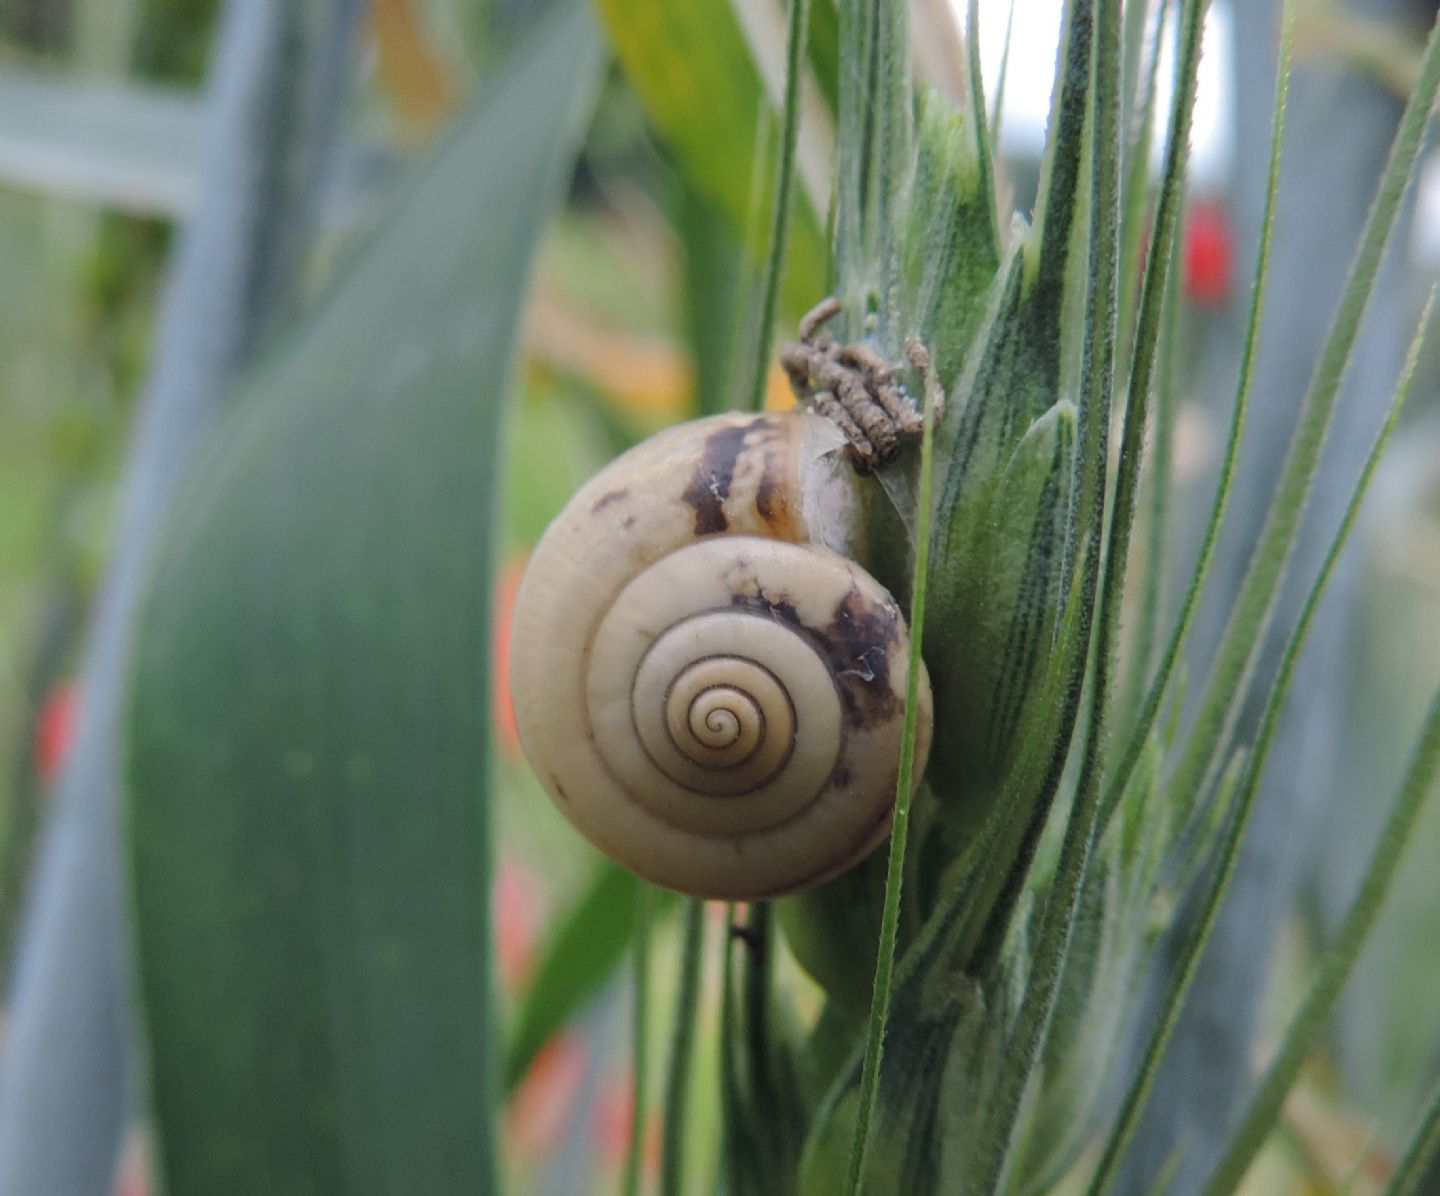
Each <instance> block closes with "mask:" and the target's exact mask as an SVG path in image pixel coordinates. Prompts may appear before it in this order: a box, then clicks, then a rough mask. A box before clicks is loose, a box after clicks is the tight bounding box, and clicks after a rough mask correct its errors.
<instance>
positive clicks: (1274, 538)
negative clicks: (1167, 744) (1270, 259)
mask: <svg viewBox="0 0 1440 1196" xmlns="http://www.w3.org/2000/svg"><path fill="white" fill-rule="evenodd" d="M1437 91H1440V27H1437V28H1436V29H1434V30H1432V31H1431V34H1430V39H1429V42H1428V44H1427V46H1426V49H1425V57H1424V60H1423V61H1422V63H1421V70H1420V75H1419V77H1418V79H1417V80H1416V84H1415V90H1414V92H1413V93H1412V94H1411V96H1410V99H1409V101H1408V102H1407V104H1406V106H1405V112H1404V114H1403V115H1402V116H1401V119H1400V126H1399V128H1398V129H1397V130H1396V133H1395V139H1394V142H1393V143H1392V145H1391V149H1390V156H1389V160H1388V161H1387V162H1386V165H1385V173H1384V174H1383V175H1382V176H1381V179H1380V185H1379V188H1378V189H1377V192H1376V196H1375V202H1374V204H1373V206H1372V207H1371V209H1370V214H1369V216H1368V217H1367V219H1366V221H1365V229H1364V231H1363V232H1362V233H1361V236H1360V244H1359V246H1358V247H1357V249H1356V253H1355V260H1354V262H1353V264H1352V265H1351V268H1350V275H1349V277H1348V278H1347V279H1346V282H1345V289H1344V291H1343V292H1342V294H1341V297H1340V304H1339V307H1338V309H1337V310H1336V313H1335V318H1334V321H1333V323H1332V324H1331V327H1330V333H1329V335H1328V336H1327V337H1326V340H1325V348H1324V350H1323V351H1322V352H1321V356H1320V360H1319V362H1318V363H1317V364H1316V367H1315V374H1314V377H1313V378H1312V380H1311V383H1310V388H1309V390H1308V391H1307V392H1306V395H1305V399H1304V402H1303V404H1302V406H1301V410H1300V416H1299V420H1298V423H1297V425H1296V429H1295V434H1294V436H1293V437H1292V439H1291V442H1290V448H1289V451H1288V452H1287V454H1286V457H1285V463H1284V465H1283V467H1282V469H1281V474H1280V479H1279V481H1278V483H1277V484H1276V488H1275V496H1274V498H1273V499H1272V501H1271V504H1270V509H1269V511H1268V513H1267V515H1266V519H1265V525H1264V527H1263V529H1262V530H1261V532H1260V537H1259V540H1258V541H1257V543H1256V546H1255V552H1254V554H1253V556H1252V557H1251V559H1250V565H1249V567H1248V568H1247V569H1246V572H1245V577H1244V580H1243V581H1242V582H1241V585H1240V590H1239V593H1238V594H1237V595H1236V596H1235V599H1234V601H1233V604H1232V605H1231V608H1230V614H1229V617H1228V618H1227V620H1226V623H1225V629H1224V632H1223V634H1222V637H1221V640H1220V644H1219V646H1218V648H1217V649H1216V651H1215V654H1214V658H1213V663H1212V664H1211V667H1210V673H1209V676H1208V677H1207V680H1206V685H1205V689H1204V692H1203V697H1202V699H1201V704H1200V707H1199V710H1198V712H1197V715H1196V719H1195V724H1194V727H1193V729H1192V730H1191V732H1190V735H1189V737H1188V739H1187V740H1186V741H1185V743H1184V745H1183V746H1182V748H1181V751H1180V758H1179V760H1178V762H1177V764H1176V767H1175V772H1174V778H1173V780H1172V782H1171V797H1172V800H1175V801H1177V802H1179V803H1180V804H1181V805H1182V807H1184V806H1188V805H1189V804H1191V803H1192V802H1193V801H1195V800H1196V798H1197V797H1198V796H1199V794H1200V793H1201V791H1202V790H1203V788H1204V786H1205V783H1206V780H1207V778H1208V777H1209V776H1210V775H1211V774H1212V771H1213V769H1214V766H1215V761H1216V760H1217V759H1218V758H1219V754H1220V751H1221V749H1222V746H1223V743H1224V740H1225V739H1226V738H1227V737H1228V735H1229V733H1230V730H1231V729H1232V728H1233V726H1234V723H1235V720H1236V719H1237V718H1238V717H1239V711H1240V706H1241V703H1242V701H1243V699H1244V696H1245V692H1246V690H1247V689H1248V684H1247V683H1248V681H1249V679H1250V676H1251V674H1252V672H1253V670H1254V667H1255V663H1256V659H1257V657H1258V655H1259V652H1260V646H1261V643H1262V641H1263V639H1264V633H1265V630H1266V628H1267V627H1268V625H1269V622H1270V617H1271V615H1272V614H1273V612H1274V608H1275V603H1276V601H1277V598H1278V596H1279V592H1280V583H1281V581H1282V579H1283V575H1284V571H1285V565H1286V563H1287V562H1288V561H1289V559H1290V556H1291V551H1292V549H1293V546H1294V543H1295V538H1296V536H1297V534H1298V532H1299V527H1300V520H1301V516H1302V515H1303V514H1304V511H1305V504H1306V500H1307V499H1308V497H1309V494H1310V487H1311V484H1312V483H1313V481H1314V479H1315V472H1316V469H1317V467H1318V464H1319V460H1320V454H1321V451H1322V449H1323V448H1324V446H1325V438H1326V433H1327V432H1328V430H1329V426H1330V417H1331V415H1332V413H1333V412H1334V410H1335V402H1336V400H1337V398H1338V397H1339V393H1340V383H1341V381H1342V380H1343V378H1344V375H1345V369H1346V366H1347V365H1348V364H1349V360H1350V352H1351V350H1352V349H1353V348H1354V345H1355V340H1356V337H1357V336H1358V334H1359V331H1360V322H1361V318H1362V317H1363V316H1364V314H1365V308H1366V306H1367V304H1368V303H1369V299H1370V293H1371V291H1372V290H1373V289H1374V286H1375V279H1376V276H1377V275H1378V273H1379V270H1380V264H1381V260H1382V259H1383V257H1384V254H1385V246H1386V244H1387V243H1388V242H1389V239H1390V233H1391V230H1392V229H1393V228H1394V226H1395V220H1396V217H1397V216H1398V214H1399V211H1400V203H1401V200H1402V198H1403V197H1404V195H1405V192H1406V190H1407V189H1408V187H1409V184H1410V179H1411V176H1412V174H1413V172H1414V167H1415V162H1416V160H1417V158H1418V157H1419V154H1420V149H1421V145H1422V143H1423V141H1424V136H1425V130H1426V128H1427V126H1428V124H1429V120H1430V113H1431V110H1432V109H1433V107H1434V104H1435V97H1436V94H1437Z"/></svg>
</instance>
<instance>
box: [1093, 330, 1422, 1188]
mask: <svg viewBox="0 0 1440 1196" xmlns="http://www.w3.org/2000/svg"><path fill="white" fill-rule="evenodd" d="M1428 315H1429V307H1428V306H1427V308H1426V316H1427V318H1428ZM1423 328H1424V324H1423V323H1422V325H1421V329H1422V331H1423ZM1419 348H1420V333H1418V332H1417V334H1416V339H1415V341H1414V342H1413V344H1412V346H1411V350H1410V359H1409V360H1408V361H1407V363H1406V367H1405V373H1404V375H1403V376H1402V379H1401V382H1400V387H1399V390H1398V392H1397V394H1396V397H1395V401H1394V402H1393V403H1392V404H1391V408H1390V412H1389V414H1388V416H1387V418H1386V421H1385V425H1384V427H1383V428H1382V429H1381V431H1380V434H1379V436H1378V437H1377V438H1376V440H1375V444H1374V446H1373V447H1372V448H1371V450H1370V456H1369V458H1368V459H1367V460H1366V462H1365V467H1364V469H1363V470H1362V472H1361V474H1360V478H1359V480H1358V481H1357V482H1356V485H1355V488H1354V490H1353V491H1352V493H1351V495H1350V502H1349V504H1348V505H1347V507H1346V509H1345V515H1344V518H1343V519H1342V520H1341V523H1340V527H1339V528H1338V529H1337V531H1336V533H1335V537H1334V539H1333V540H1332V541H1331V544H1330V549H1329V551H1328V552H1327V554H1326V556H1325V561H1324V563H1323V564H1322V565H1321V567H1320V571H1319V573H1318V574H1317V575H1316V578H1315V580H1314V583H1313V584H1312V585H1311V588H1310V593H1309V594H1308V595H1307V597H1306V600H1305V605H1304V607H1303V609H1302V611H1301V613H1300V617H1299V620H1298V621H1297V622H1296V625H1295V628H1294V630H1293V631H1292V632H1291V634H1290V638H1289V641H1288V642H1287V643H1286V645H1285V652H1284V655H1283V657H1282V659H1281V662H1280V666H1279V669H1278V671H1277V674H1276V678H1275V684H1274V685H1273V686H1272V688H1271V690H1270V696H1269V698H1268V700H1267V702H1266V704H1265V710H1264V712H1263V713H1262V715H1261V718H1260V726H1259V729H1258V731H1257V732H1256V736H1255V747H1254V750H1253V751H1252V752H1251V753H1250V756H1249V759H1248V760H1247V761H1246V763H1245V766H1244V769H1243V772H1242V775H1241V780H1240V783H1239V785H1238V788H1237V792H1236V795H1235V798H1234V802H1235V808H1234V810H1233V812H1232V813H1231V815H1230V817H1229V820H1228V825H1227V826H1226V828H1225V832H1224V835H1223V837H1222V839H1221V842H1220V844H1219V847H1218V851H1217V859H1216V864H1215V874H1214V876H1213V877H1212V878H1211V880H1210V884H1209V888H1208V889H1207V890H1206V892H1205V897H1204V901H1203V904H1202V906H1201V909H1200V910H1199V911H1198V913H1197V916H1196V919H1195V924H1194V926H1193V927H1192V928H1191V930H1190V932H1189V934H1188V936H1187V937H1186V940H1185V943H1184V946H1183V948H1182V949H1181V951H1180V952H1179V955H1178V959H1177V962H1176V963H1175V964H1174V965H1173V968H1172V975H1171V982H1170V987H1169V989H1168V990H1167V991H1166V994H1165V998H1164V1001H1163V1002H1162V1004H1161V1007H1160V1014H1159V1017H1158V1018H1157V1021H1156V1025H1155V1028H1154V1030H1153V1031H1152V1033H1151V1036H1150V1039H1149V1041H1148V1042H1147V1044H1146V1048H1145V1053H1144V1056H1143V1058H1142V1061H1141V1064H1140V1068H1139V1071H1138V1073H1137V1074H1136V1076H1135V1078H1134V1080H1133V1081H1132V1082H1131V1085H1130V1088H1129V1089H1128V1091H1127V1092H1126V1095H1125V1099H1124V1101H1123V1102H1122V1104H1121V1107H1120V1112H1119V1114H1118V1116H1117V1117H1116V1119H1115V1121H1114V1123H1113V1125H1112V1127H1111V1132H1110V1134H1109V1137H1108V1138H1107V1140H1106V1143H1105V1147H1104V1149H1103V1151H1102V1153H1101V1158H1100V1162H1099V1164H1098V1165H1097V1167H1096V1170H1095V1174H1094V1176H1093V1178H1092V1180H1091V1183H1090V1188H1089V1192H1090V1196H1099V1194H1100V1193H1102V1192H1108V1191H1109V1190H1110V1186H1111V1184H1112V1183H1113V1182H1114V1178H1115V1172H1116V1169H1117V1167H1118V1165H1119V1162H1120V1158H1121V1156H1122V1154H1123V1153H1124V1151H1125V1148H1126V1147H1127V1146H1128V1145H1129V1142H1130V1138H1131V1136H1132V1135H1133V1134H1134V1131H1135V1128H1136V1126H1137V1125H1138V1124H1139V1120H1140V1115H1141V1113H1142V1112H1143V1110H1144V1106H1145V1101H1146V1100H1147V1098H1148V1096H1149V1092H1150V1088H1151V1086H1152V1085H1153V1083H1154V1081H1155V1076H1156V1075H1157V1074H1158V1070H1159V1065H1160V1060H1161V1057H1162V1056H1163V1054H1164V1052H1165V1047H1166V1045H1167V1044H1168V1042H1169V1040H1170V1035H1171V1033H1172V1032H1173V1031H1174V1028H1175V1025H1176V1022H1177V1021H1178V1020H1179V1016H1180V1009H1181V1006H1182V1004H1183V1003H1184V999H1185V994H1186V992H1187V991H1188V990H1189V987H1190V982H1191V980H1192V979H1193V978H1194V975H1195V969H1196V968H1197V967H1198V965H1199V962H1200V957H1201V955H1202V954H1203V953H1204V950H1205V946H1206V944H1207V943H1208V942H1209V940H1210V934H1211V932H1212V931H1213V930H1214V927H1215V922H1216V920H1217V918H1218V916H1219V912H1220V906H1221V904H1222V902H1223V901H1224V898H1225V894H1226V892H1227V891H1228V888H1229V882H1230V878H1231V877H1232V876H1233V874H1234V871H1235V864H1236V861H1237V859H1238V858H1239V854H1240V844H1241V842H1242V840H1243V839H1244V835H1245V830H1246V827H1247V826H1248V824H1249V817H1250V812H1251V810H1252V808H1253V806H1254V801H1255V795H1256V793H1257V792H1258V790H1259V786H1260V778H1261V776H1262V775H1263V773H1264V771H1265V764H1266V760H1267V758H1268V756H1269V751H1270V747H1271V744H1272V742H1273V740H1274V734H1275V728H1276V725H1277V724H1278V722H1279V718H1280V712H1281V710H1282V709H1283V707H1284V704H1285V699H1286V697H1287V695H1288V693H1289V689H1290V682H1291V680H1292V679H1293V676H1294V670H1295V663H1296V661H1297V660H1298V659H1299V657H1300V652H1301V649H1302V648H1303V647H1304V645H1305V640H1306V637H1307V635H1308V633H1309V630H1310V624H1311V621H1312V619H1313V617H1314V613H1315V609H1316V607H1317V606H1318V605H1319V603H1320V599H1321V597H1322V595H1323V594H1324V593H1325V587H1326V583H1327V582H1328V581H1329V579H1330V574H1331V572H1332V571H1333V569H1334V565H1335V562H1336V560H1337V559H1338V558H1339V556H1340V553H1341V551H1342V550H1343V549H1344V547H1345V544H1346V543H1347V542H1348V540H1349V535H1350V531H1351V528H1352V527H1353V526H1354V522H1355V517H1356V515H1357V514H1358V512H1359V510H1360V504H1361V502H1362V501H1363V500H1364V497H1365V495H1366V493H1367V492H1368V490H1369V486H1370V482H1371V479H1372V477H1373V476H1374V472H1375V467H1376V466H1377V465H1378V464H1379V462H1380V458H1381V456H1382V455H1383V453H1384V451H1385V447H1386V445H1387V444H1388V443H1389V439H1390V434H1391V433H1392V432H1393V431H1394V428H1395V422H1396V420H1397V419H1398V418H1399V415H1400V412H1401V410H1402V409H1403V407H1404V404H1405V399H1406V398H1407V396H1408V394H1409V388H1410V381H1411V378H1412V377H1413V374H1414V368H1415V363H1416V361H1417V360H1418V355H1419ZM1395 862H1396V861H1394V860H1392V861H1390V864H1391V865H1393V864H1394V863H1395ZM1371 912H1372V913H1373V911H1371ZM1362 937H1363V936H1362ZM1354 946H1355V947H1356V949H1358V946H1359V944H1358V943H1356V944H1354ZM1347 966H1348V965H1347ZM1340 979H1341V980H1343V975H1342V976H1341V977H1340ZM1317 987H1318V986H1317ZM1292 1079H1293V1077H1292ZM1288 1086H1289V1085H1288V1084H1287V1085H1286V1087H1287V1088H1288ZM1280 1096H1282V1097H1283V1092H1281V1093H1280ZM1277 1108H1278V1105H1277Z"/></svg>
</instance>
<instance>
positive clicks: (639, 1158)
mask: <svg viewBox="0 0 1440 1196" xmlns="http://www.w3.org/2000/svg"><path fill="white" fill-rule="evenodd" d="M654 892H655V890H654V889H653V888H652V887H651V886H650V885H647V884H645V883H644V882H643V881H637V882H636V885H635V936H634V937H635V957H634V962H635V970H634V976H633V979H632V983H633V984H634V987H635V995H634V999H633V1004H632V1008H631V1014H632V1016H631V1021H630V1075H631V1089H630V1141H629V1143H628V1144H627V1145H626V1147H625V1171H624V1173H623V1175H622V1177H621V1181H620V1190H621V1191H622V1192H623V1193H624V1194H625V1196H640V1175H641V1167H642V1165H643V1163H644V1159H645V1115H646V1112H647V1106H648V1103H649V1102H648V1095H649V1094H648V1088H649V1077H650V922H651V918H650V915H651V912H652V911H651V906H652V900H651V898H652V894H653V893H654Z"/></svg>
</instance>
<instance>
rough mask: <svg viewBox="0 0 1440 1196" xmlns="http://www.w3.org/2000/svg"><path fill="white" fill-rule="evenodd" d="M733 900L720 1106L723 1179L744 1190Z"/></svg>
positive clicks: (724, 977)
mask: <svg viewBox="0 0 1440 1196" xmlns="http://www.w3.org/2000/svg"><path fill="white" fill-rule="evenodd" d="M737 914H738V910H737V907H736V906H735V905H734V903H731V904H729V905H727V906H726V907H725V943H724V950H723V951H722V952H721V956H720V958H721V964H720V1107H721V1109H722V1110H723V1112H724V1118H725V1122H724V1134H723V1138H722V1141H723V1143H724V1148H725V1167H726V1175H725V1183H726V1188H727V1189H728V1190H730V1191H734V1192H744V1191H746V1188H745V1186H744V1182H743V1181H742V1179H741V1175H742V1174H743V1171H744V1168H745V1166H746V1164H747V1163H748V1162H749V1160H748V1159H747V1158H746V1157H745V1151H744V1149H743V1147H742V1145H741V1142H742V1138H741V1133H740V1125H739V1121H740V1118H741V1116H742V1106H741V1101H740V1077H739V1075H738V1074H737V1072H736V1068H735V1057H736V1053H737V1051H738V1050H739V1048H738V1046H737V1045H736V1022H737V1014H736V1001H735V949H736V944H737V942H738V939H739V934H740V932H741V930H742V928H741V926H740V923H739V920H738V918H737Z"/></svg>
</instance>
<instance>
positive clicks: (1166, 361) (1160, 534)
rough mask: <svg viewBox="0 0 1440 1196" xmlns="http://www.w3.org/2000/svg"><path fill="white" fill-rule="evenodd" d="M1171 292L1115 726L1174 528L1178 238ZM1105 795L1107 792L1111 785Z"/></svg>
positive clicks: (1142, 654)
mask: <svg viewBox="0 0 1440 1196" xmlns="http://www.w3.org/2000/svg"><path fill="white" fill-rule="evenodd" d="M1172 253H1173V256H1174V259H1175V260H1174V261H1172V262H1171V264H1170V276H1169V282H1168V283H1167V285H1166V291H1167V292H1168V293H1167V294H1166V297H1165V327H1164V329H1163V330H1162V331H1161V333H1160V347H1159V354H1160V360H1159V362H1158V365H1157V368H1158V370H1159V373H1160V380H1159V382H1158V384H1157V386H1156V392H1155V448H1154V462H1153V465H1152V466H1151V469H1150V471H1149V483H1148V493H1147V495H1146V498H1145V504H1144V506H1145V549H1144V553H1145V556H1144V572H1143V573H1142V575H1141V577H1140V581H1139V583H1138V588H1139V590H1140V613H1139V615H1138V616H1137V617H1136V620H1135V622H1136V628H1135V648H1134V652H1133V654H1132V655H1131V658H1130V662H1129V664H1128V665H1127V666H1126V677H1125V684H1124V689H1123V691H1122V696H1121V698H1120V704H1119V708H1118V711H1117V720H1116V723H1115V724H1112V725H1118V726H1119V727H1122V728H1125V729H1127V730H1128V729H1130V728H1133V727H1134V726H1135V723H1136V721H1137V720H1136V716H1137V714H1138V707H1139V704H1140V700H1141V695H1142V693H1143V692H1144V687H1145V681H1146V678H1147V676H1148V675H1149V673H1150V669H1151V667H1152V666H1153V665H1154V663H1155V644H1156V639H1157V636H1158V635H1159V628H1160V619H1161V611H1162V608H1163V604H1164V599H1165V592H1166V584H1165V582H1166V551H1165V549H1166V545H1167V544H1168V542H1169V532H1170V498H1171V485H1172V482H1173V480H1174V468H1175V413H1176V410H1177V408H1178V406H1179V387H1180V380H1179V374H1180V357H1181V348H1180V315H1181V312H1180V274H1181V271H1180V269H1179V268H1178V262H1179V257H1180V241H1179V240H1177V242H1176V244H1175V246H1174V247H1173V250H1172ZM1106 793H1107V798H1108V796H1109V790H1108V788H1107V791H1106ZM1101 819H1102V822H1101V825H1102V826H1103V825H1105V824H1106V823H1108V821H1109V806H1108V805H1107V806H1106V807H1105V808H1104V810H1103V811H1102V814H1101Z"/></svg>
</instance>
